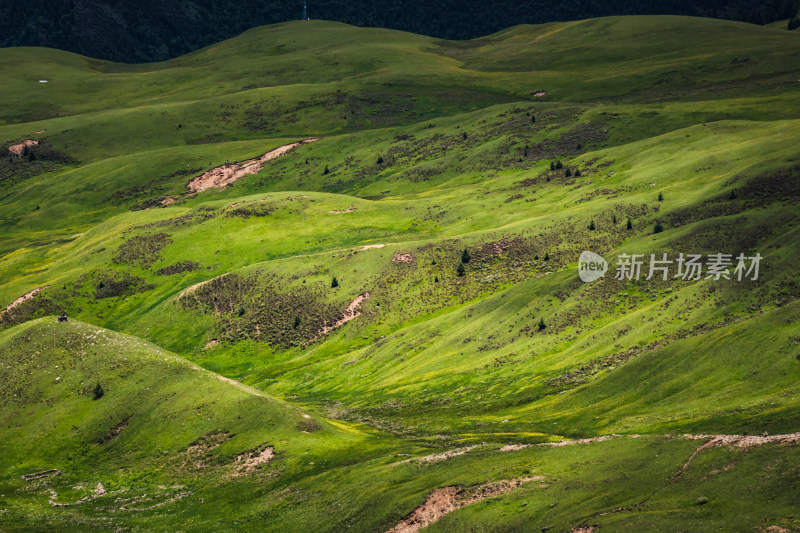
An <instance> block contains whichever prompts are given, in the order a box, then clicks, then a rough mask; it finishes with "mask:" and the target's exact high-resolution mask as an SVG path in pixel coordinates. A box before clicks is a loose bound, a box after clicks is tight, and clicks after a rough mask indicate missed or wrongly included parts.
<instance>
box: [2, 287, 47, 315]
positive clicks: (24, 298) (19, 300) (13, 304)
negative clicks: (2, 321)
mask: <svg viewBox="0 0 800 533" xmlns="http://www.w3.org/2000/svg"><path fill="white" fill-rule="evenodd" d="M49 286H50V285H45V286H44V287H37V288H35V289H33V290H32V291H31V292H29V293H27V294H24V295H22V296H20V297H19V298H17V299H16V300H14V301H13V302H11V303H10V304H9V305H8V306H7V307H6V308H5V310H4V311H3V312H0V317H2V316H3V315H5V314H6V313H10V312H11V311H12V310H13V309H14V308H15V307H17V306H18V305H19V304H21V303H22V302H26V301H28V300H30V299H31V298H33V297H34V296H36V295H37V294H39V292H41V291H43V290H45V289H46V288H48V287H49Z"/></svg>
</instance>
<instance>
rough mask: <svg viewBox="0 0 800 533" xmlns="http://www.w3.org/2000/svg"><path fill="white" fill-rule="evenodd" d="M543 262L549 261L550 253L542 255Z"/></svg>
mask: <svg viewBox="0 0 800 533" xmlns="http://www.w3.org/2000/svg"><path fill="white" fill-rule="evenodd" d="M544 260H545V261H550V252H545V253H544Z"/></svg>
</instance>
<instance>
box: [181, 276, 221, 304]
mask: <svg viewBox="0 0 800 533" xmlns="http://www.w3.org/2000/svg"><path fill="white" fill-rule="evenodd" d="M227 275H228V273H227V272H226V273H225V274H221V275H219V276H217V277H215V278H211V279H207V280H205V281H201V282H200V283H195V284H194V285H191V286H189V287H186V288H185V289H183V290H182V291H181V292H180V293H179V294H178V298H177V299H178V300H180V299H181V298H183V297H184V296H187V295H189V294H192V293H193V292H194V291H196V290H197V289H199V288H200V287H202V286H203V285H205V284H206V283H210V282H212V281H214V280H215V279H219V278H223V277H225V276H227Z"/></svg>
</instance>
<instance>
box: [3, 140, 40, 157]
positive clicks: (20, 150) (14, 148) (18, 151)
mask: <svg viewBox="0 0 800 533" xmlns="http://www.w3.org/2000/svg"><path fill="white" fill-rule="evenodd" d="M38 144H39V139H27V140H25V141H22V142H21V143H19V144H12V145H11V146H9V147H8V152H9V153H10V154H12V155H15V156H17V157H22V154H24V153H25V148H27V147H29V146H38Z"/></svg>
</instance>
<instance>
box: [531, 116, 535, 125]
mask: <svg viewBox="0 0 800 533" xmlns="http://www.w3.org/2000/svg"><path fill="white" fill-rule="evenodd" d="M531 124H536V116H535V115H531Z"/></svg>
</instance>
